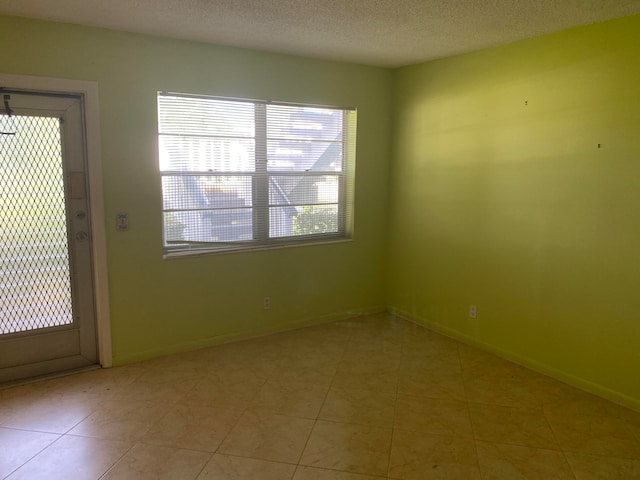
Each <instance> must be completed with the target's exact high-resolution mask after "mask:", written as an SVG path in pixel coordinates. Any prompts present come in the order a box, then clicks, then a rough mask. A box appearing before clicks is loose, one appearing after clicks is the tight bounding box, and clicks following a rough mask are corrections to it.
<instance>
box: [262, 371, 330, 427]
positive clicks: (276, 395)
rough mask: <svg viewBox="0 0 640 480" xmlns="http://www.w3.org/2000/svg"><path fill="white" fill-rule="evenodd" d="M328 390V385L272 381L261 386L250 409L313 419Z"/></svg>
mask: <svg viewBox="0 0 640 480" xmlns="http://www.w3.org/2000/svg"><path fill="white" fill-rule="evenodd" d="M328 390H329V385H328V384H315V383H310V382H292V381H283V380H279V379H272V380H268V381H267V383H265V384H264V385H263V386H262V388H261V389H260V391H259V392H258V394H257V395H256V397H255V399H254V401H253V403H252V408H261V409H265V410H271V411H272V412H274V413H279V414H282V415H289V416H292V417H302V418H310V419H315V418H317V416H318V413H319V412H320V407H322V402H324V399H325V397H326V396H327V391H328Z"/></svg>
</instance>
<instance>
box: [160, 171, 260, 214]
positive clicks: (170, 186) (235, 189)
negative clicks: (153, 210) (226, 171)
mask: <svg viewBox="0 0 640 480" xmlns="http://www.w3.org/2000/svg"><path fill="white" fill-rule="evenodd" d="M162 200H163V207H162V208H163V210H197V209H211V208H238V207H250V206H251V205H252V201H253V199H252V188H251V177H249V176H197V175H164V176H163V177H162Z"/></svg>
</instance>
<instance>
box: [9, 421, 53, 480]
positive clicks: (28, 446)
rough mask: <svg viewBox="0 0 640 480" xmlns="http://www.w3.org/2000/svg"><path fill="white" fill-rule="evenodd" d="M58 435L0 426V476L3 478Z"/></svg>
mask: <svg viewBox="0 0 640 480" xmlns="http://www.w3.org/2000/svg"><path fill="white" fill-rule="evenodd" d="M58 438H60V435H56V434H52V433H41V432H29V431H23V430H11V429H8V428H0V478H5V477H6V476H8V475H9V474H10V473H11V472H13V471H14V470H15V469H17V468H18V467H21V466H22V465H23V464H24V463H26V462H27V461H28V460H30V459H31V458H33V457H35V456H36V455H37V454H38V453H40V452H41V451H42V450H44V449H45V448H46V447H48V446H49V445H51V444H52V443H53V442H55V441H56V440H57V439H58Z"/></svg>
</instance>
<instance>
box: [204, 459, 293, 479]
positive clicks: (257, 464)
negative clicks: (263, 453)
mask: <svg viewBox="0 0 640 480" xmlns="http://www.w3.org/2000/svg"><path fill="white" fill-rule="evenodd" d="M295 469H296V467H295V465H289V464H286V463H276V462H267V461H265V460H256V459H253V458H242V457H232V456H228V455H220V454H216V455H214V456H213V458H212V459H211V461H210V462H209V463H208V464H207V466H206V467H205V468H204V470H203V471H202V473H201V474H200V476H198V480H257V479H260V480H290V479H291V477H292V476H293V472H294V471H295Z"/></svg>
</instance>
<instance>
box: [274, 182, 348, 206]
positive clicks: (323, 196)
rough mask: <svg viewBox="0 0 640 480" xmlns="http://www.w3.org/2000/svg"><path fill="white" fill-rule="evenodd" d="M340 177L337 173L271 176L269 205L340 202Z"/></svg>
mask: <svg viewBox="0 0 640 480" xmlns="http://www.w3.org/2000/svg"><path fill="white" fill-rule="evenodd" d="M338 194H339V179H338V176H335V175H313V176H310V175H306V176H305V175H295V176H271V177H269V205H272V206H276V205H309V204H320V203H338Z"/></svg>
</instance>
